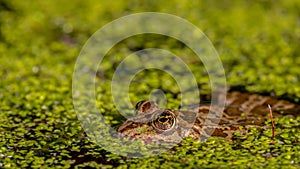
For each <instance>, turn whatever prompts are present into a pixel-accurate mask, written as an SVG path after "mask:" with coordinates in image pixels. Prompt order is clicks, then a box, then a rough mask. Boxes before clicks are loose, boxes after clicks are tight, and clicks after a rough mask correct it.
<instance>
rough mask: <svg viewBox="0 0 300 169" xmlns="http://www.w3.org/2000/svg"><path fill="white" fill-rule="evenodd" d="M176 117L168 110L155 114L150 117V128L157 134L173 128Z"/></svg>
mask: <svg viewBox="0 0 300 169" xmlns="http://www.w3.org/2000/svg"><path fill="white" fill-rule="evenodd" d="M175 123H176V117H175V115H174V113H173V112H171V111H170V110H165V111H164V112H162V113H155V115H154V116H153V117H152V126H153V127H154V128H155V129H156V130H157V131H158V132H165V131H169V130H171V129H173V128H174V127H175Z"/></svg>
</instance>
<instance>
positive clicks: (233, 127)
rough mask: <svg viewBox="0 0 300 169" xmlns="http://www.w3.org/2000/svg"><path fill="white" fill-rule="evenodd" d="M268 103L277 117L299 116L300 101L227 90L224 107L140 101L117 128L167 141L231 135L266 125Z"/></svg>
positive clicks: (143, 136) (129, 134)
mask: <svg viewBox="0 0 300 169" xmlns="http://www.w3.org/2000/svg"><path fill="white" fill-rule="evenodd" d="M268 105H271V106H272V109H273V116H274V117H275V118H280V117H282V116H286V115H289V116H297V115H298V113H299V112H300V105H297V104H294V103H291V102H288V101H285V100H278V99H275V98H272V97H270V96H261V95H258V94H249V93H241V92H229V93H227V96H226V105H225V108H224V109H221V108H219V107H218V106H214V105H205V104H199V106H196V107H193V108H191V109H189V110H188V111H181V110H171V109H166V110H163V109H160V108H159V107H158V106H157V104H155V103H154V102H153V101H141V102H139V103H137V104H136V112H137V115H136V116H135V117H133V118H130V119H127V120H126V121H125V122H124V123H123V124H122V125H121V126H120V127H119V129H118V132H119V133H121V135H125V136H130V137H133V138H142V139H146V140H148V139H150V140H154V141H164V142H180V141H181V140H182V138H184V137H188V136H189V137H192V138H193V139H202V140H203V139H206V138H208V137H210V136H218V137H224V138H227V139H231V138H232V136H233V133H234V132H236V131H241V132H243V129H244V131H245V129H247V128H248V127H250V126H252V127H257V128H263V127H265V126H264V125H265V121H266V120H268V119H269V109H268ZM209 112H210V113H209ZM241 126H242V127H241ZM242 128H243V129H242Z"/></svg>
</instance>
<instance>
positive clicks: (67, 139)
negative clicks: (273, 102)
mask: <svg viewBox="0 0 300 169" xmlns="http://www.w3.org/2000/svg"><path fill="white" fill-rule="evenodd" d="M145 11H154V12H166V13H170V14H174V15H177V16H180V17H183V18H185V19H187V20H188V21H190V22H192V23H193V24H195V25H196V26H198V27H199V28H200V29H201V30H202V31H203V32H204V33H205V34H206V35H207V36H208V38H209V39H210V40H211V41H212V43H213V45H214V46H215V48H216V49H217V51H218V52H219V55H220V57H221V59H222V61H223V64H224V68H225V71H226V75H227V81H228V84H229V86H245V88H246V90H248V91H251V92H259V93H273V94H275V95H277V96H281V97H284V98H288V99H290V100H294V101H296V102H298V101H299V99H300V85H299V84H300V82H299V79H300V71H299V66H300V57H299V54H300V48H299V44H300V20H299V18H300V1H296V0H294V1H291V0H287V1H283V0H282V1H276V2H275V1H267V0H257V1H239V0H234V1H204V0H203V1H190V2H188V1H187V2H185V1H179V0H174V1H140V0H134V1H121V0H117V1H101V2H99V1H95V0H86V1H84V2H83V1H79V0H74V1H58V0H52V1H42V0H40V1H32V0H30V1H8V0H0V56H1V57H0V64H1V66H0V78H1V80H0V167H6V168H17V167H21V168H25V167H29V166H30V167H32V168H48V167H51V166H52V167H53V166H55V168H60V167H61V168H64V167H75V168H80V167H84V166H90V167H95V168H112V167H119V168H128V167H129V168H140V167H143V168H146V167H150V168H158V167H161V168H176V167H187V168H200V167H201V168H202V167H203V168H228V167H232V168H247V167H253V168H265V167H267V168H279V166H281V167H286V168H299V162H300V160H299V159H300V153H299V152H300V145H299V140H300V135H299V131H298V130H299V122H300V118H299V117H297V118H295V119H291V118H283V119H276V125H278V129H277V132H278V133H277V138H276V139H275V140H274V144H270V142H272V140H271V130H270V129H266V130H263V131H256V130H254V129H253V130H252V129H250V130H249V131H248V133H247V135H240V134H239V133H236V137H235V140H234V141H232V142H227V141H224V140H222V139H218V138H210V139H209V140H208V141H207V142H205V143H199V142H196V141H194V140H191V139H190V138H187V139H185V140H184V141H183V142H182V144H181V145H179V146H177V147H175V148H174V149H173V150H171V151H169V152H165V153H164V154H162V155H160V156H156V157H149V158H144V159H130V158H126V157H120V156H117V155H114V154H111V153H110V152H107V151H105V150H104V149H103V148H101V147H99V146H98V145H96V144H95V143H93V142H92V141H91V140H90V139H89V138H88V137H86V135H85V133H84V131H83V130H82V128H81V126H80V123H79V122H78V120H77V118H76V112H75V111H74V109H73V105H72V96H71V91H72V88H71V87H72V86H71V83H72V73H73V69H74V65H75V61H76V57H77V56H78V54H79V52H80V49H81V47H82V46H83V45H84V43H85V42H86V40H87V39H88V38H89V37H90V36H91V35H92V34H93V33H94V32H95V31H96V30H98V29H99V28H101V26H104V25H105V24H107V23H109V22H110V21H112V20H114V19H117V18H119V17H121V16H125V15H127V14H132V13H137V12H145ZM148 47H157V48H164V49H168V50H171V51H172V52H174V53H176V54H178V55H179V56H181V57H182V58H183V60H184V61H185V62H186V63H188V64H189V66H190V67H191V69H192V70H193V71H194V73H195V76H196V77H197V80H198V83H199V86H201V90H202V91H203V92H209V88H210V87H209V79H208V77H207V74H205V69H204V68H203V66H202V64H201V63H200V61H199V60H195V56H194V54H193V53H192V52H191V51H190V50H189V49H187V48H186V47H184V46H183V45H182V44H181V43H179V42H177V41H175V40H174V39H171V38H165V37H158V36H156V35H144V36H136V37H131V38H128V39H126V40H124V41H123V42H121V43H119V44H118V45H116V46H115V47H114V48H113V49H112V50H111V51H110V52H109V54H108V55H107V57H106V58H105V59H104V62H103V67H104V68H105V70H106V71H105V73H104V74H98V75H97V77H98V78H97V83H96V84H97V87H96V91H97V103H98V105H99V109H100V111H101V112H103V114H104V115H105V117H106V121H107V122H108V123H109V124H111V125H112V126H114V127H117V126H119V125H120V124H121V122H122V121H121V120H124V119H123V118H122V116H121V115H120V114H119V113H118V112H117V110H116V109H115V107H114V105H113V103H112V100H111V95H110V78H111V77H112V75H113V70H114V68H115V66H116V65H117V64H118V63H119V62H120V61H121V60H122V58H124V57H125V56H127V55H129V54H130V53H132V52H133V51H136V50H139V49H144V48H148ZM158 76H159V77H160V78H157V77H158ZM142 77H143V78H142ZM140 79H142V80H143V81H142V82H141V81H139V80H140ZM166 81H167V83H166ZM157 88H162V89H165V90H166V91H168V92H167V94H166V96H167V98H168V101H169V102H168V103H169V105H168V107H170V108H177V107H178V104H179V99H180V98H179V97H178V88H177V87H176V85H175V82H174V80H172V78H171V77H169V76H168V75H167V74H163V73H161V72H157V71H148V72H141V73H140V74H138V75H137V77H136V80H134V81H133V83H132V86H131V88H130V98H131V100H132V103H135V102H137V101H140V100H143V99H146V98H147V97H148V95H149V92H150V91H151V90H152V89H157Z"/></svg>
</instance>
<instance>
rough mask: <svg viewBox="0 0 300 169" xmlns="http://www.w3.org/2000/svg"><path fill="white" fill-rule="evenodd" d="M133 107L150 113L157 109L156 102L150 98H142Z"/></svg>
mask: <svg viewBox="0 0 300 169" xmlns="http://www.w3.org/2000/svg"><path fill="white" fill-rule="evenodd" d="M135 109H136V110H137V111H139V112H144V113H150V112H153V111H155V110H157V109H158V106H157V104H155V103H154V102H153V101H150V100H143V101H140V102H138V103H137V104H136V105H135Z"/></svg>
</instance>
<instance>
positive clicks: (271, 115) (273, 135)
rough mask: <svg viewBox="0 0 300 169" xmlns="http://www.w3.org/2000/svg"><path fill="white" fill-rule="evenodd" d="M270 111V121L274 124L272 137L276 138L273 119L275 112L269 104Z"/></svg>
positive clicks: (273, 125)
mask: <svg viewBox="0 0 300 169" xmlns="http://www.w3.org/2000/svg"><path fill="white" fill-rule="evenodd" d="M268 107H269V110H270V119H271V122H272V137H273V138H275V124H274V119H273V112H272V108H271V106H270V105H269V104H268Z"/></svg>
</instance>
